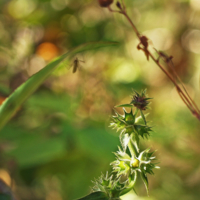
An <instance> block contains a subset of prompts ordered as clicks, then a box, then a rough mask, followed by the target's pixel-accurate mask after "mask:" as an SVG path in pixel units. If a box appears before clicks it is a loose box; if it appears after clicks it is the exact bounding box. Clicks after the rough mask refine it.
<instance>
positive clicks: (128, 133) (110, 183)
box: [81, 90, 159, 200]
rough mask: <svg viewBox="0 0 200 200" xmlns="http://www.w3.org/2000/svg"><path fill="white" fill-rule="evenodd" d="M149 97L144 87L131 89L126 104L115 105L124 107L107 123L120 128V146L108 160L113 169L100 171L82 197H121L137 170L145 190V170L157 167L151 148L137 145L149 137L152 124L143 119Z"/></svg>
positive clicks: (133, 183) (131, 188) (151, 170)
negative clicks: (141, 147)
mask: <svg viewBox="0 0 200 200" xmlns="http://www.w3.org/2000/svg"><path fill="white" fill-rule="evenodd" d="M150 99H151V98H147V97H146V90H144V91H142V93H141V94H139V93H137V92H134V94H133V96H132V100H131V102H130V103H129V104H123V105H119V106H117V107H123V110H124V115H120V114H119V113H118V112H116V111H115V116H113V117H112V120H111V123H110V127H112V128H114V129H116V130H117V131H120V135H119V139H120V143H121V147H118V148H119V150H118V151H117V152H116V153H115V155H116V160H115V161H114V162H112V163H111V166H112V172H111V174H109V173H108V172H107V173H106V174H105V175H103V174H102V175H101V177H100V178H99V179H97V180H95V181H94V187H93V188H92V191H93V193H91V194H90V195H88V196H86V197H84V198H82V199H81V200H86V199H99V200H100V199H101V200H104V199H105V200H106V199H120V196H122V195H124V194H126V193H128V192H129V191H131V190H134V187H135V184H136V180H137V178H138V175H139V174H140V176H141V178H142V180H143V182H144V185H145V187H146V190H147V194H148V178H147V174H153V169H155V168H159V167H158V166H156V163H155V162H154V161H155V156H153V154H154V152H150V148H147V149H145V150H141V149H140V140H141V138H142V139H144V138H148V137H149V135H150V132H151V127H150V126H149V125H147V124H148V123H147V121H146V116H147V115H144V113H143V111H144V110H146V109H147V106H148V104H149V100H150ZM125 107H129V108H131V111H130V112H127V111H126V110H125ZM133 107H134V108H135V110H134V111H133V109H132V108H133ZM139 111H140V113H139Z"/></svg>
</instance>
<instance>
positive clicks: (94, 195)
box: [78, 192, 109, 200]
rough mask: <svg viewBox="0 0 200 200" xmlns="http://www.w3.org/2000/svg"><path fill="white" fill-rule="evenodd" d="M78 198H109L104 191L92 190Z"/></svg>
mask: <svg viewBox="0 0 200 200" xmlns="http://www.w3.org/2000/svg"><path fill="white" fill-rule="evenodd" d="M78 200H109V197H107V195H106V193H104V192H93V193H91V194H89V195H87V196H85V197H83V198H81V199H78Z"/></svg>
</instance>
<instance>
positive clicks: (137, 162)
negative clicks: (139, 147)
mask: <svg viewBox="0 0 200 200" xmlns="http://www.w3.org/2000/svg"><path fill="white" fill-rule="evenodd" d="M131 165H132V167H134V168H137V167H139V160H138V159H136V158H134V159H133V160H132V161H131Z"/></svg>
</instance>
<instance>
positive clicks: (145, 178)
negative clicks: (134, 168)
mask: <svg viewBox="0 0 200 200" xmlns="http://www.w3.org/2000/svg"><path fill="white" fill-rule="evenodd" d="M140 175H141V178H142V180H143V182H144V185H145V187H146V190H147V195H148V196H149V186H148V179H147V176H146V173H145V172H144V171H143V170H142V172H141V173H140Z"/></svg>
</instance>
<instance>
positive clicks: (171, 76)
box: [104, 0, 200, 120]
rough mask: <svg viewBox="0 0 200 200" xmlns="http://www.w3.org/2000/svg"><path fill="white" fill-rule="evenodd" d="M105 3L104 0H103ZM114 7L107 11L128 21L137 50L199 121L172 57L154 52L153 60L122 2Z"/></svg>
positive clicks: (196, 110) (194, 105)
mask: <svg viewBox="0 0 200 200" xmlns="http://www.w3.org/2000/svg"><path fill="white" fill-rule="evenodd" d="M104 1H106V0H104ZM116 6H117V8H118V9H119V10H112V9H111V7H110V4H109V5H108V6H107V7H108V9H109V11H111V12H117V13H120V14H122V15H124V16H125V18H126V19H127V20H128V22H129V23H130V25H131V26H132V28H133V30H134V32H135V33H136V36H137V37H138V39H139V41H140V42H139V44H138V46H137V49H138V50H142V51H143V52H144V54H145V56H146V58H147V60H149V57H150V58H151V59H152V60H153V61H154V62H155V63H156V64H157V66H158V67H159V68H160V69H161V70H162V71H163V72H164V73H165V74H166V76H167V77H168V78H169V79H170V80H171V82H172V83H173V84H174V86H175V87H176V90H177V92H178V94H179V96H180V98H181V99H182V100H183V102H184V103H185V104H186V106H187V107H188V109H189V110H190V111H191V113H192V114H193V115H194V116H195V117H196V118H197V119H198V120H200V110H199V108H198V106H197V104H196V103H195V102H194V100H193V99H192V98H191V97H190V95H189V93H188V92H187V90H186V88H185V86H184V84H183V82H182V81H181V79H180V77H179V76H178V74H177V73H176V71H175V69H174V64H173V61H172V58H173V57H172V56H168V55H166V54H165V53H163V52H161V51H158V50H156V49H155V48H154V49H155V51H156V52H157V54H158V58H155V57H154V56H153V54H152V53H151V52H150V51H149V49H148V45H149V43H148V38H147V37H146V36H144V35H141V34H140V33H139V31H138V30H137V28H136V26H135V25H134V23H133V22H132V20H131V19H130V17H129V16H128V14H127V12H126V6H125V3H124V1H123V0H121V3H120V2H119V1H117V3H116ZM160 58H161V59H162V60H163V61H164V62H165V64H166V65H167V66H168V68H169V69H170V70H171V71H172V74H170V73H169V72H168V71H166V70H165V68H164V67H163V66H162V65H161V64H160V62H159V60H160ZM177 81H178V82H179V83H180V85H181V87H182V88H181V87H179V85H178V82H177Z"/></svg>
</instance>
